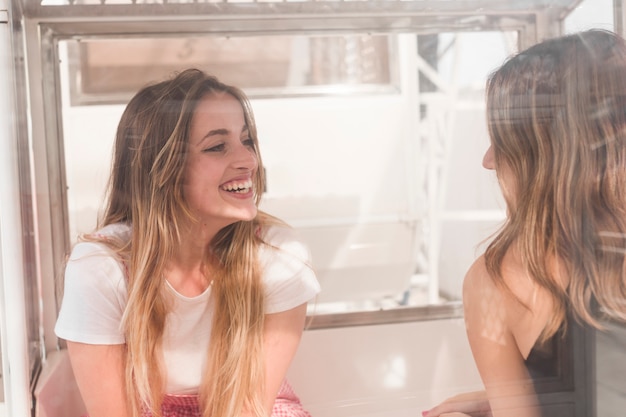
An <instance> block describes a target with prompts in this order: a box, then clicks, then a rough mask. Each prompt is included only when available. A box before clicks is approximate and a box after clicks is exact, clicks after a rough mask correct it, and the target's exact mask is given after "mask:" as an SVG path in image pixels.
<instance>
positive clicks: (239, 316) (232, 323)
mask: <svg viewBox="0 0 626 417" xmlns="http://www.w3.org/2000/svg"><path fill="white" fill-rule="evenodd" d="M217 92H220V93H223V92H225V93H228V94H231V95H232V96H234V97H235V98H236V99H237V100H238V101H239V102H240V103H241V106H242V108H243V112H244V117H245V122H246V124H247V127H248V129H249V133H250V137H251V138H252V140H253V141H254V149H255V152H256V154H257V158H258V161H259V164H258V165H259V167H258V169H257V172H256V175H255V177H254V178H253V181H254V186H255V190H257V194H256V204H257V206H258V203H259V201H260V197H261V193H260V192H259V190H262V189H263V184H264V178H263V168H262V163H261V158H260V155H259V153H258V138H257V132H256V127H255V122H254V117H253V114H252V111H251V108H250V105H249V102H248V100H247V98H246V96H245V95H244V93H243V92H242V91H241V90H239V89H238V88H236V87H232V86H228V85H225V84H223V83H221V82H220V81H218V80H217V79H216V78H215V77H212V76H209V75H207V74H205V73H203V72H201V71H199V70H196V69H189V70H186V71H183V72H181V73H179V74H178V75H176V76H175V77H174V78H173V79H171V80H168V81H163V82H160V83H157V84H154V85H150V86H147V87H145V88H143V89H142V90H140V91H139V92H138V93H137V94H136V95H135V96H134V97H133V98H132V99H131V100H130V102H129V103H128V105H127V107H126V109H125V111H124V113H123V115H122V117H121V120H120V123H119V126H118V130H117V134H116V142H115V148H114V155H113V165H112V172H111V177H110V180H109V187H108V193H107V206H106V209H105V212H104V214H103V219H102V221H101V224H100V225H99V227H102V226H106V225H108V224H113V223H120V222H122V223H127V224H128V225H129V226H130V227H131V229H132V233H131V239H130V241H129V242H117V243H115V242H113V243H112V242H110V241H107V242H105V243H107V244H109V245H113V246H115V249H116V251H117V253H118V254H119V256H120V257H121V258H122V260H123V261H124V262H125V263H126V265H127V267H128V304H127V307H126V310H125V313H124V319H123V325H124V331H125V336H126V349H127V355H126V364H125V367H126V390H127V398H128V401H129V407H130V409H131V410H132V415H133V416H139V415H140V413H141V409H142V408H148V409H150V410H151V412H152V414H153V415H154V416H155V417H160V416H161V403H162V395H163V388H164V385H165V384H164V381H165V376H164V369H163V365H162V363H161V359H160V358H161V357H162V356H161V353H162V351H161V342H162V336H163V330H164V327H165V322H166V316H167V314H168V311H169V310H168V309H169V306H168V299H167V297H166V295H165V293H164V292H163V288H164V280H165V278H164V274H163V272H164V269H165V266H166V264H167V262H168V260H169V259H171V257H172V254H173V253H174V248H175V247H176V246H177V245H178V242H179V241H180V237H181V227H182V225H183V224H185V223H186V222H189V220H193V215H192V212H191V210H190V209H189V207H188V205H187V203H186V200H185V197H184V193H183V169H184V167H185V163H186V152H187V146H188V139H189V135H190V126H191V120H192V117H193V115H194V110H195V107H196V105H197V103H198V102H199V101H200V100H201V99H202V98H204V97H206V96H207V95H210V94H213V93H217ZM273 221H277V220H276V219H273V218H272V217H271V216H269V215H266V214H264V213H262V212H258V214H257V216H256V218H255V219H254V220H252V221H239V222H236V223H234V224H232V225H230V226H227V227H226V228H224V229H222V230H221V231H220V232H219V233H218V235H217V236H216V237H215V238H214V239H213V240H212V241H211V243H210V249H211V250H207V254H206V259H205V265H210V268H211V272H212V273H213V275H214V276H215V277H216V278H214V280H213V290H212V291H213V295H212V296H213V297H214V300H215V305H214V306H215V311H219V314H216V315H215V317H214V319H213V329H212V333H211V342H210V347H209V350H208V352H207V357H208V361H207V372H206V373H205V374H204V376H203V380H202V383H201V387H200V393H199V395H200V403H201V407H202V413H203V414H202V415H203V416H206V417H208V416H213V417H215V416H224V417H226V416H237V415H240V414H241V411H242V410H244V409H245V410H248V411H252V412H254V413H255V415H256V416H262V415H265V411H264V410H263V408H264V407H263V402H262V396H261V393H262V392H263V391H262V388H263V386H264V375H265V370H264V366H263V355H262V342H263V338H262V336H263V323H264V320H263V318H264V294H263V286H262V283H261V277H260V271H259V266H258V261H257V258H256V253H257V248H258V245H260V244H262V240H261V237H260V233H259V230H261V228H262V226H263V225H265V224H266V223H268V222H273ZM91 239H92V240H96V239H99V238H98V236H97V235H92V237H91Z"/></svg>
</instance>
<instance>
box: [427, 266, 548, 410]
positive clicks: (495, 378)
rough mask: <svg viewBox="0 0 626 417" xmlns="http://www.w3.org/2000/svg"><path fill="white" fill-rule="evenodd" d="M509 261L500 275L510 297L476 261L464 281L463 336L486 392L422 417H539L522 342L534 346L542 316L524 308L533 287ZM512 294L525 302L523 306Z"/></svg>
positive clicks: (448, 402)
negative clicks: (452, 415)
mask: <svg viewBox="0 0 626 417" xmlns="http://www.w3.org/2000/svg"><path fill="white" fill-rule="evenodd" d="M519 271H520V269H519V268H517V267H516V266H515V264H513V263H512V262H509V263H508V264H507V265H506V267H505V269H504V273H505V274H506V277H505V279H506V280H507V284H508V285H509V287H510V288H511V291H512V292H511V293H509V292H507V291H506V289H504V288H502V287H499V286H497V285H496V284H495V283H494V281H493V280H492V278H491V277H490V276H489V273H488V272H487V268H486V266H485V261H484V258H483V257H480V258H479V259H477V260H476V262H475V263H474V264H473V265H472V267H471V268H470V270H469V271H468V273H467V275H466V277H465V280H464V283H463V309H464V312H465V326H466V331H467V337H468V340H469V343H470V347H471V349H472V354H473V357H474V361H475V363H476V366H477V368H478V371H479V373H480V376H481V379H482V381H483V384H484V385H485V388H486V391H484V392H475V393H466V394H460V395H457V396H455V397H452V398H448V399H447V400H445V401H444V402H442V403H441V404H439V405H437V406H436V407H434V408H432V409H431V410H429V411H427V412H424V414H423V415H424V416H425V417H438V416H448V415H449V414H448V413H452V412H460V413H465V414H467V415H469V416H472V417H479V416H480V417H482V416H493V417H537V416H540V415H541V413H540V410H539V407H538V404H537V398H536V395H535V391H534V386H533V381H532V379H531V378H530V375H529V374H528V371H527V369H526V365H525V362H524V355H523V354H522V353H521V350H520V347H519V346H520V343H522V344H523V345H524V346H525V350H526V351H527V350H528V349H529V346H532V343H534V340H535V339H536V338H537V337H538V331H537V329H539V330H540V329H541V326H540V323H541V317H543V315H544V313H545V312H544V311H542V312H541V314H537V311H536V310H535V309H534V308H533V309H529V308H527V307H531V306H532V307H535V306H534V305H532V303H530V302H528V300H529V297H528V294H529V291H530V290H532V285H528V284H527V283H529V282H531V281H529V280H528V277H527V276H526V275H525V274H523V273H520V272H519ZM514 294H515V295H516V296H518V297H519V299H521V300H523V301H524V303H526V304H527V305H526V307H524V306H523V305H522V304H521V303H520V302H519V300H518V299H516V298H515V296H514Z"/></svg>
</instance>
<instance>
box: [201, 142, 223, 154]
mask: <svg viewBox="0 0 626 417" xmlns="http://www.w3.org/2000/svg"><path fill="white" fill-rule="evenodd" d="M224 148H225V147H224V144H223V143H220V144H219V145H215V146H211V147H210V148H206V149H204V150H203V151H202V152H222V151H223V150H224Z"/></svg>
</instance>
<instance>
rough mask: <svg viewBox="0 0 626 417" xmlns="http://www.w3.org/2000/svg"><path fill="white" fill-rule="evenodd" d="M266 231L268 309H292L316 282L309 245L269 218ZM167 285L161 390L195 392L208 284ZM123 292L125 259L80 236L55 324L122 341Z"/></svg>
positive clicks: (91, 338) (120, 233)
mask: <svg viewBox="0 0 626 417" xmlns="http://www.w3.org/2000/svg"><path fill="white" fill-rule="evenodd" d="M98 234H100V235H103V236H111V237H115V238H116V239H122V240H128V239H130V227H129V226H128V225H125V224H113V225H108V226H106V227H104V228H103V229H101V230H100V231H99V232H98ZM264 239H265V241H266V242H268V243H269V244H270V245H271V246H274V247H275V248H278V249H275V248H273V247H271V246H267V245H262V246H261V248H260V253H259V261H260V263H261V266H262V270H263V275H262V279H263V283H264V285H265V312H266V314H271V313H278V312H281V311H286V310H289V309H292V308H294V307H296V306H298V305H300V304H303V303H305V302H307V301H309V300H311V299H312V298H313V297H315V295H316V294H317V293H318V292H319V291H320V287H319V283H318V282H317V279H316V277H315V273H314V272H313V270H312V268H311V266H310V254H309V251H308V249H307V247H306V246H305V245H304V244H302V243H301V242H300V241H299V240H298V239H297V238H296V235H295V232H294V231H293V230H292V229H289V228H287V227H281V226H272V227H270V228H269V229H268V231H267V232H266V234H265V235H264ZM166 283H167V281H166ZM166 285H167V291H170V292H171V294H172V295H173V299H174V305H173V308H172V311H171V312H170V313H169V314H168V316H167V319H166V324H165V330H164V334H163V355H164V360H165V368H166V370H167V383H166V393H168V394H194V393H196V392H197V390H198V387H199V385H200V380H201V377H202V370H203V369H204V367H205V362H206V352H207V349H208V344H209V339H210V335H211V325H212V310H213V302H212V298H211V286H209V288H207V289H206V291H204V293H202V294H200V295H198V296H196V297H191V298H190V297H185V296H183V295H181V294H179V293H178V292H176V291H175V290H174V288H173V287H171V286H170V285H169V283H167V284H166ZM127 299H128V291H127V286H126V277H125V267H124V265H123V264H122V263H121V262H120V261H119V260H118V258H117V257H116V256H115V255H114V253H113V252H112V251H111V249H109V248H108V247H107V246H106V245H104V244H102V243H95V242H81V243H78V244H77V245H76V246H75V247H74V249H73V250H72V253H71V255H70V258H69V259H68V262H67V267H66V269H65V290H64V295H63V302H62V305H61V310H60V312H59V317H58V319H57V323H56V327H55V332H56V334H57V336H58V337H60V338H62V339H66V340H70V341H73V342H81V343H88V344H103V345H112V344H123V343H125V337H124V332H123V330H122V328H121V320H122V315H123V313H124V309H125V307H126V302H127Z"/></svg>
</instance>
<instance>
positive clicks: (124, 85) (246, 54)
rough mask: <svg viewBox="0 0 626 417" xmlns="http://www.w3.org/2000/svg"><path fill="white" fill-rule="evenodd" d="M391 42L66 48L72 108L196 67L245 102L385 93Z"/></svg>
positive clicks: (278, 39)
mask: <svg viewBox="0 0 626 417" xmlns="http://www.w3.org/2000/svg"><path fill="white" fill-rule="evenodd" d="M393 41H394V38H393V37H390V36H387V35H374V36H372V35H358V34H357V35H344V36H261V37H230V36H228V37H223V36H210V37H208V36H204V37H200V36H196V37H177V38H172V37H169V38H163V37H151V38H130V39H120V38H116V39H87V40H81V41H80V42H70V43H69V45H68V46H69V53H70V57H69V61H70V62H71V63H72V65H71V66H70V71H71V73H72V76H71V78H70V79H71V80H74V82H73V83H71V84H70V85H69V87H70V89H71V100H72V104H75V105H81V104H90V103H91V104H96V103H109V104H121V103H125V102H126V101H128V100H129V99H130V97H132V95H133V94H134V93H135V92H136V91H138V90H139V89H140V88H141V87H142V86H144V85H145V84H146V83H147V82H149V81H150V80H161V79H164V78H167V77H168V76H169V75H170V74H171V73H173V72H175V71H180V70H181V68H183V69H184V68H188V67H196V68H200V69H202V70H205V71H206V72H208V73H210V74H214V75H215V76H217V77H218V78H219V79H220V80H224V81H225V82H227V83H229V84H232V85H236V86H238V87H241V88H243V89H244V90H246V92H247V94H248V95H249V96H251V97H259V96H276V95H280V96H283V97H284V96H286V95H303V94H336V93H345V92H355V91H376V90H381V91H389V90H390V89H393V88H395V86H394V85H393V84H394V83H395V82H396V78H397V77H396V74H395V70H396V68H395V67H394V63H395V62H394V61H393V53H394V42H393Z"/></svg>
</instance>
